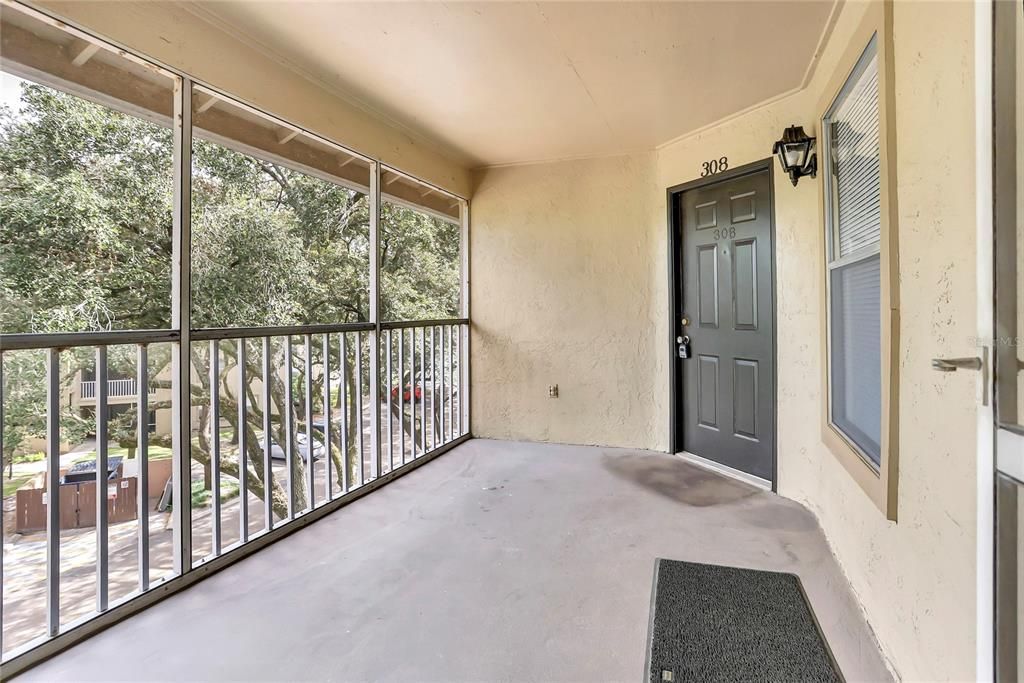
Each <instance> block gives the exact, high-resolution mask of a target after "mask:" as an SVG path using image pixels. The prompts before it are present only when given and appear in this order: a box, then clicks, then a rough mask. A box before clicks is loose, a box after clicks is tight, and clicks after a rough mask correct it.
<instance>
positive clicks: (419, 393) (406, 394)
mask: <svg viewBox="0 0 1024 683" xmlns="http://www.w3.org/2000/svg"><path fill="white" fill-rule="evenodd" d="M412 392H413V393H415V394H416V401H417V402H418V401H421V400H423V389H422V387H420V385H419V384H417V385H416V386H415V387H414V388H413V389H412ZM391 400H392V401H397V400H398V387H393V388H392V389H391ZM402 400H403V401H409V400H411V399H410V387H409V385H406V386H405V389H403V390H402Z"/></svg>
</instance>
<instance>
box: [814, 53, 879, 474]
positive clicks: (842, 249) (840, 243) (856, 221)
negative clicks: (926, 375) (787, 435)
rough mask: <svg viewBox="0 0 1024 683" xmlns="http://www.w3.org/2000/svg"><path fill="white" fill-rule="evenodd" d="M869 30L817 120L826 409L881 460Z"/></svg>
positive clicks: (875, 135) (874, 113)
mask: <svg viewBox="0 0 1024 683" xmlns="http://www.w3.org/2000/svg"><path fill="white" fill-rule="evenodd" d="M878 99H879V98H878V56H877V50H876V47H875V39H874V38H873V39H872V41H871V43H870V44H869V45H868V47H867V49H866V50H865V51H864V54H863V55H862V56H861V58H860V60H859V61H858V62H857V66H856V68H855V69H854V70H853V72H852V73H851V74H850V77H849V78H848V79H847V81H846V84H845V85H844V86H843V89H842V90H841V91H840V93H839V96H838V97H837V98H836V100H835V102H834V103H833V104H832V106H831V107H830V108H829V110H828V112H827V113H826V115H825V119H824V121H823V126H822V130H823V131H824V132H825V144H824V145H823V154H824V156H825V168H826V169H828V174H827V179H826V183H827V186H826V198H827V201H828V203H829V206H828V211H827V214H826V215H827V216H828V226H827V229H828V244H829V250H828V253H829V264H828V285H827V286H828V288H829V296H828V307H829V311H828V315H829V345H828V348H829V392H830V396H829V412H830V417H831V422H832V425H833V426H834V427H836V428H837V429H839V430H840V431H841V432H842V433H843V434H844V435H845V436H846V438H847V439H848V440H849V441H851V442H852V443H853V444H854V445H855V446H856V447H857V448H858V449H859V450H860V451H861V453H862V454H863V455H864V456H865V458H866V460H867V461H868V462H870V463H872V464H873V465H874V466H875V467H876V468H877V467H879V466H880V464H881V433H882V328H881V315H882V311H881V284H882V278H881V264H880V255H879V246H880V242H881V170H880V161H881V154H880V146H879V127H880V126H879V108H878Z"/></svg>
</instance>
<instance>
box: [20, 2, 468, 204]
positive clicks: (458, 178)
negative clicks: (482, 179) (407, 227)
mask: <svg viewBox="0 0 1024 683" xmlns="http://www.w3.org/2000/svg"><path fill="white" fill-rule="evenodd" d="M38 4H39V5H40V6H41V7H43V8H44V9H47V10H50V11H52V12H53V13H54V14H56V15H58V16H60V17H62V18H64V19H67V20H69V21H71V22H74V23H76V24H78V25H80V26H82V27H83V28H85V29H87V30H90V31H92V32H95V33H97V34H98V35H100V36H101V37H104V38H108V39H110V40H112V41H115V42H116V43H120V44H122V45H125V46H127V47H129V48H131V49H133V50H136V51H138V52H139V53H141V54H143V55H145V56H149V57H152V58H153V59H156V60H158V61H159V62H162V63H163V64H166V65H168V66H171V67H173V68H175V69H178V70H180V71H183V72H185V73H187V74H188V75H190V76H192V77H194V78H198V79H200V80H202V81H204V82H206V83H209V84H210V85H212V86H214V87H217V88H220V89H222V90H224V91H225V92H227V93H228V94H230V95H233V96H235V97H238V98H240V99H242V100H243V101H245V102H248V103H250V104H252V105H254V106H257V107H259V108H261V109H263V110H264V111H267V112H269V113H271V114H274V115H276V116H280V117H282V118H284V119H286V120H289V121H292V122H294V123H296V124H298V125H300V126H302V127H304V128H306V129H308V130H311V131H313V132H315V133H319V134H320V135H323V136H324V137H327V138H329V139H331V140H334V141H335V142H338V143H340V144H342V145H346V146H348V147H350V148H351V149H354V150H356V151H357V152H360V153H362V154H366V155H368V156H371V157H374V158H377V159H381V160H382V161H383V162H384V163H386V164H389V165H392V166H394V167H396V168H398V169H400V170H402V171H405V172H406V173H409V174H412V175H414V176H416V177H418V178H421V179H423V180H426V181H428V182H431V183H434V184H435V185H437V186H439V187H442V188H444V189H447V190H449V191H451V192H455V193H456V194H459V195H462V196H468V194H469V189H470V184H469V183H470V175H469V172H468V171H467V170H466V169H465V168H464V167H463V166H462V165H460V164H459V163H457V162H456V161H453V160H452V159H450V158H448V157H447V156H446V155H445V154H444V153H443V151H441V150H439V149H438V148H437V147H435V146H433V145H431V144H429V143H427V142H425V141H423V140H421V139H418V138H416V137H414V136H413V135H411V134H410V133H408V132H407V131H404V130H401V129H399V128H397V127H395V126H393V125H391V124H390V123H388V122H386V121H382V120H381V119H380V118H378V117H375V116H374V115H372V114H370V113H368V112H366V111H363V110H362V109H361V108H359V107H357V106H355V105H354V104H352V103H351V102H349V101H347V100H345V99H343V98H341V97H339V96H338V95H335V94H333V93H331V92H328V91H327V90H325V89H324V88H323V87H321V86H320V85H318V84H316V83H314V82H312V81H310V80H307V79H305V78H303V77H302V76H300V75H299V74H298V73H296V72H295V71H293V70H292V69H290V68H288V67H286V66H284V65H283V64H281V63H280V62H278V61H276V60H275V59H271V58H270V57H268V56H267V55H266V54H264V53H263V52H261V51H260V50H258V49H255V48H254V47H253V46H251V45H249V44H247V43H245V42H243V41H242V40H239V39H237V38H235V37H233V36H231V35H229V34H228V33H226V32H224V31H222V30H220V29H219V28H218V27H216V26H214V25H212V24H210V23H208V22H207V21H205V20H203V19H200V18H199V17H198V16H196V15H195V14H192V13H190V12H188V11H186V9H184V8H183V5H179V4H178V3H172V2H155V1H151V2H147V1H146V0H125V1H123V2H109V0H72V1H68V0H41V2H39V3H38Z"/></svg>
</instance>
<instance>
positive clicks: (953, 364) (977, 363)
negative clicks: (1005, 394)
mask: <svg viewBox="0 0 1024 683" xmlns="http://www.w3.org/2000/svg"><path fill="white" fill-rule="evenodd" d="M982 366H983V363H982V361H981V359H980V358H978V357H977V356H971V357H970V358H932V370H938V371H939V372H956V371H957V370H960V369H964V370H981V368H982Z"/></svg>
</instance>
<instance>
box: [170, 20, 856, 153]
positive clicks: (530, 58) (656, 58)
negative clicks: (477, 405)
mask: <svg viewBox="0 0 1024 683" xmlns="http://www.w3.org/2000/svg"><path fill="white" fill-rule="evenodd" d="M838 2H841V0H820V1H817V2H758V1H753V0H747V1H739V2H689V1H687V2H668V3H651V2H642V3H625V2H611V3H593V2H542V3H525V2H514V3H490V2H462V3H432V2H428V3H411V2H396V3H378V2H351V3H318V2H289V1H286V0H269V1H263V2H210V1H207V0H197V1H195V2H186V3H182V4H183V5H184V6H185V7H186V8H187V9H189V10H190V11H192V12H193V13H194V14H196V15H198V16H200V17H201V18H203V19H205V20H207V21H210V22H211V23H214V24H215V25H217V26H218V27H219V28H221V29H222V30H225V31H228V32H229V33H231V34H233V35H234V36H236V37H238V38H240V39H241V40H243V41H245V42H247V43H248V44H250V45H252V46H253V47H256V48H258V49H260V50H262V51H263V52H265V53H268V54H270V56H271V57H273V58H275V59H277V60H278V61H280V62H283V63H285V64H286V65H289V66H291V67H292V68H294V69H295V70H296V71H298V72H300V73H302V74H303V75H305V76H306V77H307V78H309V79H311V80H314V81H316V82H318V83H319V84H321V85H323V86H325V87H326V88H328V89H329V90H331V91H333V92H335V93H337V94H339V95H341V96H342V97H344V98H345V99H347V100H349V101H351V102H353V103H355V104H356V105H358V106H360V107H362V108H363V109H366V110H368V111H370V112H371V113H373V114H375V115H377V116H381V117H383V118H386V119H388V120H390V121H391V122H393V123H395V124H397V125H399V126H400V127H402V128H404V129H405V130H406V131H408V132H409V133H410V134H411V135H415V136H416V137H418V138H421V139H425V140H428V141H430V142H433V143H434V144H435V145H436V146H437V147H439V148H440V149H442V150H443V151H445V152H446V153H447V154H448V155H449V156H450V157H451V158H452V159H453V160H455V161H457V162H459V163H461V164H463V165H465V166H467V167H480V166H489V165H501V164H510V163H522V162H531V161H548V160H556V159H567V158H578V157H588V156H602V155H611V154H618V153H628V152H636V151H642V150H650V149H652V148H655V147H657V146H658V145H661V144H664V143H666V142H669V141H671V140H673V139H675V138H678V137H680V136H683V135H686V134H688V133H691V132H693V131H695V130H698V129H700V128H702V127H704V126H707V125H710V124H712V123H714V122H716V121H718V120H720V119H722V118H723V117H726V116H729V115H731V114H734V113H736V112H738V111H742V110H744V109H747V108H749V107H752V106H754V105H756V104H758V103H760V102H763V101H765V100H768V99H771V98H773V97H776V96H779V95H781V94H783V93H786V92H788V91H791V90H793V89H796V88H799V87H800V86H801V85H802V84H803V83H804V82H805V79H806V78H807V76H808V74H809V73H810V71H811V69H812V67H813V64H814V60H815V55H816V53H817V50H818V47H819V45H820V43H821V41H822V39H823V36H824V35H825V34H826V33H827V30H828V26H829V25H830V18H831V17H832V16H833V15H834V12H833V10H834V7H835V5H836V4H838Z"/></svg>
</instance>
